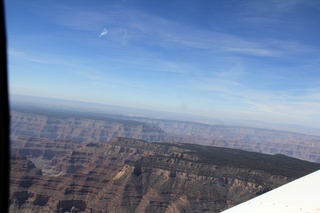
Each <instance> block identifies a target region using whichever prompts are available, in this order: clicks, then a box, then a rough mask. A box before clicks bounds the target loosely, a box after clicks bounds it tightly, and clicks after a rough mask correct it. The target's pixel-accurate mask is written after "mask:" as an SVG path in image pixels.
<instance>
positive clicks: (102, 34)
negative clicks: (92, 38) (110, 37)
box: [99, 28, 108, 38]
mask: <svg viewBox="0 0 320 213" xmlns="http://www.w3.org/2000/svg"><path fill="white" fill-rule="evenodd" d="M107 33H108V30H107V29H106V28H104V29H103V31H102V32H101V33H100V35H99V38H101V37H102V36H104V35H107Z"/></svg>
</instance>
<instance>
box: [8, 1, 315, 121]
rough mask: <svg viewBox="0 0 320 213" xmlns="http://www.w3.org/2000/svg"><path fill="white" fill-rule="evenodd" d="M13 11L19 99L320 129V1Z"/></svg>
mask: <svg viewBox="0 0 320 213" xmlns="http://www.w3.org/2000/svg"><path fill="white" fill-rule="evenodd" d="M5 5H6V16H7V20H6V21H7V29H8V30H7V31H8V42H9V43H8V53H9V84H10V93H12V94H22V95H31V96H41V97H53V98H61V99H70V100H79V101H86V102H93V103H103V104H111V105H121V106H131V107H137V108H145V109H154V110H161V111H168V112H179V113H186V114H194V115H203V116H208V117H212V118H219V119H250V120H261V121H267V122H276V123H278V122H279V123H291V124H302V125H309V126H314V127H320V21H319V20H320V2H319V1H318V0H314V1H313V0H307V1H306V0H277V1H273V0H270V1H260V0H259V1H256V0H246V1H240V0H226V1H218V0H215V1H214V0H212V1H209V0H207V1H206V0H203V1H199V0H174V1H165V0H161V1H160V0H155V1H149V0H136V1H133V0H132V1H131V0H127V1H125V0H123V1H120V0H119V1H102V0H97V1H84V0H77V1H75V0H71V1H53V0H52V1H40V0H37V1H35V0H29V1H19V0H7V1H5ZM104 29H106V31H107V33H106V34H104V35H101V33H102V32H103V31H104ZM100 35H101V36H100Z"/></svg>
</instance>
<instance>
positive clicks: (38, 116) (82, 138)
mask: <svg viewBox="0 0 320 213" xmlns="http://www.w3.org/2000/svg"><path fill="white" fill-rule="evenodd" d="M11 119H12V122H11V124H12V125H11V138H12V141H13V140H16V139H17V138H18V137H20V136H29V137H38V138H48V139H50V140H56V139H67V140H72V141H74V142H79V143H87V142H106V141H109V140H110V139H112V138H115V137H129V138H136V139H143V140H146V141H150V142H165V141H171V142H181V143H194V144H202V145H211V146H218V147H227V148H236V149H242V150H247V151H254V152H261V153H266V154H284V155H287V156H291V157H295V158H299V159H303V160H308V161H312V162H318V163H320V136H313V135H305V134H301V133H294V132H288V131H277V130H271V129H262V128H251V127H243V126H234V125H233V126H232V125H228V126H227V125H217V124H216V125H213V124H203V123H196V122H186V121H176V120H161V119H151V118H141V117H140V118H139V117H129V116H116V115H103V114H97V113H83V112H75V111H72V112H69V111H63V110H60V111H57V110H48V109H38V108H36V109H33V108H31V109H29V108H14V109H13V110H12V112H11Z"/></svg>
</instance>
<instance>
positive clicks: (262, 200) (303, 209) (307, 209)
mask: <svg viewBox="0 0 320 213" xmlns="http://www.w3.org/2000/svg"><path fill="white" fill-rule="evenodd" d="M257 212H258V213H270V212H272V213H320V170H319V171H316V172H313V173H311V174H309V175H306V176H304V177H302V178H299V179H297V180H294V181H292V182H290V183H288V184H285V185H283V186H281V187H279V188H276V189H274V190H272V191H269V192H267V193H265V194H263V195H260V196H258V197H256V198H253V199H251V200H249V201H246V202H244V203H241V204H239V205H237V206H234V207H232V208H230V209H227V210H225V211H223V212H222V213H257Z"/></svg>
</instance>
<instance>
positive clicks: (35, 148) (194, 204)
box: [10, 136, 320, 212]
mask: <svg viewBox="0 0 320 213" xmlns="http://www.w3.org/2000/svg"><path fill="white" fill-rule="evenodd" d="M319 168H320V165H319V164H316V163H311V162H306V161H302V160H297V159H293V158H289V157H286V156H284V155H274V156H271V155H265V154H260V153H252V152H246V151H241V150H236V149H227V148H219V147H211V146H200V145H195V144H185V143H148V142H146V141H143V140H138V139H128V138H122V137H117V138H114V139H112V140H111V141H110V142H105V143H97V142H89V143H79V142H73V141H71V140H66V139H55V140H51V139H47V138H33V137H26V136H25V137H17V138H16V139H15V140H14V141H13V142H12V159H11V179H10V186H11V189H10V190H11V193H10V211H11V212H220V211H221V210H223V209H226V208H228V207H231V206H233V205H236V204H238V203H240V202H243V201H245V200H248V199H250V198H252V197H255V196H257V195H260V194H262V193H264V192H266V191H268V190H270V189H273V188H275V187H278V186H280V185H282V184H284V183H287V182H288V181H291V180H293V179H295V178H298V177H301V176H303V175H305V174H308V173H310V172H312V171H315V170H317V169H319Z"/></svg>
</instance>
